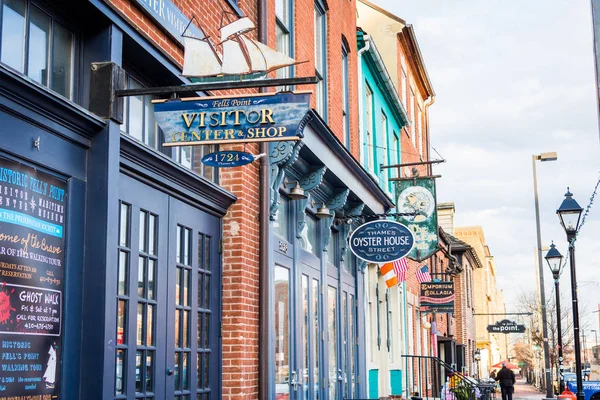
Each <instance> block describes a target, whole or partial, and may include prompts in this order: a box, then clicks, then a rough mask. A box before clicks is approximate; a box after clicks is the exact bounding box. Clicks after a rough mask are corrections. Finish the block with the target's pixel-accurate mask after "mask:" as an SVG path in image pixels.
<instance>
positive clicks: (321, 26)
mask: <svg viewBox="0 0 600 400" xmlns="http://www.w3.org/2000/svg"><path fill="white" fill-rule="evenodd" d="M326 29H327V20H326V17H325V8H324V7H323V6H322V5H321V4H320V3H315V74H316V76H317V78H318V79H319V82H318V83H317V87H316V95H315V99H316V106H317V112H318V113H319V115H321V117H323V119H327V115H326V112H327V76H326V74H327V42H326Z"/></svg>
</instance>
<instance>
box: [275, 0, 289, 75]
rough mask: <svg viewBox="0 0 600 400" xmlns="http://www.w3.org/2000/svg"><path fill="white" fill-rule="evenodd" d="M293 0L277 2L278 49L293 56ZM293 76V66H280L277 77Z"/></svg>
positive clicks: (279, 0) (278, 0) (276, 27)
mask: <svg viewBox="0 0 600 400" xmlns="http://www.w3.org/2000/svg"><path fill="white" fill-rule="evenodd" d="M291 12H292V0H277V1H276V3H275V15H276V16H275V29H276V33H277V51H279V52H280V53H283V54H285V55H287V56H289V57H291V56H292V18H291V15H290V14H291ZM290 76H292V67H286V68H279V69H278V70H277V78H280V79H283V78H289V77H290Z"/></svg>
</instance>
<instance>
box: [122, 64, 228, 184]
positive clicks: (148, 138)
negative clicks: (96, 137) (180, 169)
mask: <svg viewBox="0 0 600 400" xmlns="http://www.w3.org/2000/svg"><path fill="white" fill-rule="evenodd" d="M146 86H147V85H144V84H143V83H142V82H141V81H139V80H138V79H136V78H134V77H133V76H132V75H131V74H129V73H127V74H126V78H125V87H126V88H127V89H139V88H143V87H146ZM152 100H153V98H152V97H151V96H127V97H125V101H124V103H125V106H124V112H123V124H122V125H121V132H123V133H125V134H127V135H129V136H131V137H134V138H136V139H137V140H139V141H140V142H142V143H144V144H146V145H147V146H149V147H151V148H153V149H155V150H157V151H159V152H161V153H163V154H165V155H166V156H167V157H170V158H171V159H173V160H174V161H176V162H177V163H179V164H181V165H182V166H184V167H185V168H187V169H191V170H192V171H194V172H195V173H197V174H198V175H200V176H203V177H204V178H206V179H208V180H209V181H211V182H214V183H218V179H219V173H218V170H217V168H214V167H208V166H206V165H204V164H202V161H201V160H202V157H204V156H205V155H206V154H209V153H213V152H215V151H217V146H215V145H203V146H181V147H165V146H163V143H164V137H163V133H162V130H161V129H160V128H159V126H158V125H157V124H156V121H155V120H154V106H153V104H152Z"/></svg>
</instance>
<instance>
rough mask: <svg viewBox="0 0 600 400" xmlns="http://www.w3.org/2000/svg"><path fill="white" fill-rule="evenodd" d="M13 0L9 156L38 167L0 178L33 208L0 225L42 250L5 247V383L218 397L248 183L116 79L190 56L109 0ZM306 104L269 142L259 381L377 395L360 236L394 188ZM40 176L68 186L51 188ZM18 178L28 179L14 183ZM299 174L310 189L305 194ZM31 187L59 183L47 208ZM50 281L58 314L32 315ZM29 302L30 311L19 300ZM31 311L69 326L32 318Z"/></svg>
mask: <svg viewBox="0 0 600 400" xmlns="http://www.w3.org/2000/svg"><path fill="white" fill-rule="evenodd" d="M140 3H144V4H145V2H140ZM0 4H1V5H2V7H1V10H2V12H1V15H0V19H1V28H2V34H1V37H0V39H1V41H0V61H1V62H0V75H1V77H0V121H1V122H2V123H1V125H0V126H1V127H2V128H1V130H0V137H1V139H2V142H1V143H2V144H1V145H0V164H1V165H2V168H5V169H6V170H7V171H12V172H11V173H13V172H14V173H17V172H18V173H19V174H21V175H18V176H22V177H25V176H27V179H28V181H29V184H28V185H26V187H25V186H23V185H22V183H23V182H24V181H18V180H16V179H17V178H14V177H13V178H0V180H3V182H1V183H0V185H1V186H2V187H0V192H2V191H6V190H8V192H7V193H8V194H3V195H2V196H4V197H6V198H7V199H8V198H11V200H10V202H8V203H2V204H1V205H0V208H2V211H3V212H8V211H10V212H17V211H15V210H16V207H21V208H20V209H19V210H20V211H19V212H21V214H24V213H25V214H26V213H29V214H27V215H26V217H27V218H25V217H22V216H20V217H19V218H21V219H20V221H22V222H21V223H19V224H17V223H15V222H14V221H15V220H16V219H14V218H16V217H14V218H13V220H12V221H4V222H5V225H10V226H11V227H12V226H15V227H16V226H18V229H19V230H18V231H15V233H10V235H9V232H8V231H7V230H5V229H4V227H2V229H3V230H2V231H1V232H0V235H1V236H0V239H2V240H3V241H4V242H7V243H8V242H9V241H11V240H13V241H14V240H16V239H15V238H16V237H17V235H18V237H19V238H23V237H31V236H32V235H36V237H37V238H39V241H32V242H30V243H36V245H37V244H39V248H40V252H41V253H42V254H41V256H40V257H37V258H35V259H34V257H33V256H29V257H28V260H29V261H27V262H25V261H24V260H20V261H19V262H17V261H14V262H13V259H11V258H4V259H2V258H0V271H1V272H2V276H0V280H1V282H2V283H6V285H5V286H4V288H5V289H3V290H2V292H1V293H0V318H3V317H4V315H8V316H9V317H7V318H8V319H7V320H8V321H9V323H10V324H13V325H14V327H15V328H14V329H13V331H12V332H10V333H7V332H3V331H2V332H0V334H1V336H2V337H1V339H2V343H3V347H2V349H1V351H2V353H3V354H10V356H9V355H7V356H6V357H7V358H8V357H14V358H15V360H14V361H10V360H2V362H1V363H0V365H1V366H0V368H3V369H2V371H3V372H6V374H4V373H3V374H1V375H2V376H0V399H2V398H4V397H8V396H13V395H14V396H24V395H31V396H39V397H33V398H39V399H40V400H41V399H42V398H49V397H48V396H56V397H51V398H58V399H115V400H116V399H180V400H183V399H192V398H193V399H219V398H222V397H223V395H224V391H225V390H224V384H223V381H224V375H225V372H223V370H224V368H228V367H227V366H224V365H223V364H224V363H223V352H224V350H223V339H222V338H223V337H224V335H223V332H222V329H223V328H222V326H223V325H222V313H223V309H222V297H223V289H222V287H223V286H222V285H223V283H224V282H223V264H224V263H223V255H222V254H223V252H222V239H223V237H224V228H223V227H224V218H225V216H226V214H227V211H228V209H230V207H231V205H232V204H234V203H235V202H236V200H237V198H236V196H235V195H234V194H233V193H231V192H229V191H227V190H225V189H224V188H223V187H222V186H221V185H219V183H220V182H219V171H218V170H216V169H215V168H213V167H207V166H205V165H203V164H202V163H200V161H199V160H200V159H201V158H202V157H203V156H204V155H206V153H208V152H210V151H211V150H212V147H211V146H208V145H207V146H197V147H195V148H192V147H173V148H167V147H165V146H163V143H164V138H163V137H162V133H161V132H160V130H159V129H158V128H157V126H156V123H155V121H154V115H153V109H152V103H151V98H150V97H143V96H140V97H135V96H131V97H125V98H124V99H123V103H122V104H120V103H119V102H118V101H117V100H116V99H114V98H113V97H112V96H110V95H107V94H110V93H112V91H113V90H114V89H117V88H118V87H125V88H140V87H145V86H147V87H158V86H168V85H179V84H182V83H185V80H184V79H183V78H182V77H181V76H180V73H181V71H180V70H179V68H178V67H177V66H176V63H175V62H174V61H173V60H172V59H171V58H170V57H169V56H168V55H167V54H165V52H163V51H161V50H159V49H158V48H157V47H156V46H154V45H152V44H151V43H150V42H149V40H148V38H147V37H145V36H144V35H142V34H141V33H140V32H139V31H138V30H137V29H136V28H134V27H133V26H131V25H130V24H129V23H128V22H127V21H126V19H125V18H123V15H121V14H120V13H119V12H117V11H116V10H115V8H113V7H111V6H109V5H108V4H107V3H106V2H103V1H100V0H90V1H79V2H77V1H68V0H65V1H55V2H51V3H47V2H44V1H34V0H2V1H0ZM161 4H162V3H161ZM170 7H174V6H173V5H171V6H170ZM235 8H236V7H235V5H232V9H233V10H234V11H235ZM238 11H239V10H237V11H235V12H238ZM105 71H109V72H108V73H106V72H105ZM103 74H104V75H103ZM119 83H121V84H122V85H120V84H119ZM191 94H193V95H198V94H197V93H191ZM309 114H310V121H309V122H308V124H307V125H306V126H305V127H304V129H303V132H302V133H303V139H302V141H298V142H289V143H288V142H286V143H283V142H282V143H277V144H272V145H271V147H270V154H269V160H270V166H271V174H270V185H271V187H270V189H271V193H270V196H267V197H270V200H271V201H270V203H269V206H270V215H269V217H270V224H269V227H268V228H266V229H265V230H264V231H262V232H260V235H264V236H265V237H267V239H268V242H269V246H268V248H269V250H268V254H267V256H266V257H267V258H268V262H269V264H270V266H271V268H270V270H269V273H270V274H271V275H270V278H269V282H270V286H269V288H268V289H269V292H270V295H269V299H270V301H269V304H268V307H269V310H270V312H269V313H268V315H267V316H266V317H264V318H265V319H266V320H267V322H268V332H269V335H268V336H267V337H262V338H259V339H258V340H260V341H262V343H263V345H262V346H264V347H263V348H264V349H266V351H265V353H261V354H257V355H256V357H257V358H262V357H265V358H268V363H267V364H268V365H269V370H268V371H267V374H268V387H265V388H263V389H262V390H263V391H262V393H263V394H265V393H266V395H265V396H266V397H268V398H285V399H317V398H320V399H322V398H330V399H334V398H341V397H344V398H364V397H365V396H366V388H367V386H366V379H367V372H366V371H367V366H366V365H367V364H366V360H365V354H366V351H365V336H364V334H362V330H361V329H360V327H361V326H364V324H365V312H364V309H363V307H361V306H360V305H361V304H363V303H364V301H365V300H364V284H365V283H364V282H365V281H364V273H365V265H364V263H360V262H357V260H356V259H355V257H354V256H352V254H351V252H350V251H349V249H348V248H347V246H346V238H347V237H348V235H349V234H350V232H351V230H352V229H354V228H355V227H357V226H358V225H359V224H360V222H361V218H362V217H364V216H365V215H371V216H373V215H375V216H376V215H381V214H385V213H386V212H387V211H389V210H390V209H391V208H392V207H393V203H392V201H391V199H390V196H389V193H386V191H385V190H382V189H381V188H379V187H378V185H377V183H376V181H375V180H374V179H373V177H372V176H370V174H369V173H368V171H367V170H366V169H365V168H363V167H362V166H361V165H360V163H359V162H357V161H356V160H355V159H354V158H353V157H352V155H351V154H350V152H349V151H348V149H347V148H346V147H345V146H344V144H342V143H341V142H340V141H339V140H338V139H336V137H335V135H334V133H333V132H332V131H331V129H330V128H329V127H328V125H327V123H326V122H325V121H324V120H323V119H322V118H321V116H320V115H319V114H318V113H317V112H316V111H314V110H313V111H310V112H309ZM13 175H14V174H13ZM1 176H2V174H0V177H1ZM14 176H17V175H14ZM40 177H41V178H40ZM11 179H12V180H11ZM23 179H24V178H23ZM34 179H38V180H37V181H36V182H38V181H39V182H42V185H43V184H44V183H49V184H50V186H51V187H52V188H56V189H55V190H54V191H52V189H49V191H48V193H46V194H44V192H43V189H39V185H37V184H35V185H33V184H31V182H33V181H34ZM19 182H20V183H19ZM19 184H21V186H23V187H24V190H22V191H19V192H17V191H16V190H15V192H14V194H13V192H11V191H10V190H11V189H15V188H16V187H17V186H19ZM296 184H297V185H298V186H299V187H301V188H302V189H303V191H304V192H305V193H306V197H305V198H297V197H294V194H293V190H292V189H294V187H295V185H296ZM13 186H14V187H13ZM60 190H63V191H64V192H59V191H60ZM40 193H41V194H40ZM61 193H62V194H61ZM11 196H12V197H11ZM18 196H34V198H35V199H36V200H38V198H39V197H40V196H45V197H43V198H42V200H43V202H42V203H34V204H36V207H39V206H38V205H37V204H42V206H43V208H44V210H46V209H47V210H48V211H44V212H41V211H39V210H38V209H36V208H35V207H34V206H31V209H29V208H27V209H25V205H23V204H25V203H24V200H25V198H24V197H23V198H22V199H21V198H18ZM13 200H15V201H14V202H13ZM28 200H29V199H28ZM3 201H4V200H3ZM7 201H8V200H7ZM19 201H21V203H20V202H19ZM267 201H268V199H267ZM11 204H12V205H11ZM27 204H29V203H28V202H27ZM13 209H14V210H13ZM325 209H327V211H325ZM33 213H36V214H35V218H36V219H35V220H33V219H31V218H33V215H34V214H33ZM3 215H4V214H3ZM11 215H13V214H11ZM14 215H16V214H14ZM3 218H4V217H3ZM61 218H63V219H61ZM248 219H255V217H254V216H251V217H248ZM23 221H26V222H23ZM0 226H3V225H0ZM48 227H51V228H52V227H54V228H55V229H58V230H59V231H60V235H61V236H60V239H61V240H62V241H56V244H54V242H51V240H50V236H53V237H56V235H50V236H48V238H46V239H47V240H46V242H44V244H42V238H43V235H48V234H49V233H48V231H47V229H48ZM15 229H17V228H15ZM13 243H14V242H13ZM51 243H52V245H51ZM6 247H8V246H6ZM13 247H14V249H15V254H16V250H18V249H17V247H16V245H15V246H13ZM59 247H60V248H59ZM44 252H45V253H47V254H44ZM29 253H32V254H33V251H31V249H30V252H29ZM50 255H54V257H49V256H50ZM0 256H2V254H0ZM9 256H10V254H9V255H7V256H6V257H9ZM11 257H13V258H15V257H18V256H17V255H14V256H11ZM21 258H23V259H24V257H21ZM31 260H33V261H31ZM20 266H21V267H20ZM19 268H21V269H19ZM34 269H35V272H31V271H33V270H34ZM21 270H22V271H21ZM6 288H11V290H8V289H6ZM13 289H14V290H13ZM50 292H51V293H53V294H54V295H55V297H53V299H55V300H54V301H55V303H54V305H55V308H54V309H52V308H48V307H46V308H48V309H49V310H50V311H48V313H52V310H55V311H56V312H57V313H58V314H59V315H58V316H55V315H51V316H49V317H45V316H43V315H41V313H42V312H45V311H43V308H42V309H41V310H42V311H39V313H40V314H39V315H38V314H35V313H38V311H36V310H37V309H36V308H35V305H34V303H33V302H34V301H37V300H36V299H37V298H38V297H35V296H36V295H35V293H39V294H40V296H41V295H42V294H43V295H44V296H45V297H43V298H44V299H46V298H49V297H48V296H46V294H48V293H50ZM27 293H29V295H28V294H27ZM21 294H22V295H21ZM2 296H4V297H2ZM28 296H29V297H28ZM21 297H22V298H21ZM17 299H18V300H17ZM56 299H58V300H56ZM27 301H29V302H30V303H31V305H30V306H28V307H31V306H33V307H34V308H32V309H31V310H34V311H30V312H29V311H23V310H24V309H25V305H26V304H25V303H26V302H27ZM44 301H51V300H44ZM27 304H29V303H27ZM48 304H50V303H48ZM17 305H18V309H17ZM2 307H6V309H3V308H2ZM26 312H29V313H30V314H26ZM12 315H15V317H14V318H13V317H11V316H12ZM17 315H20V316H24V317H31V318H33V317H36V318H38V319H44V318H49V319H52V321H54V323H55V325H53V326H52V329H50V328H49V327H46V325H44V327H41V328H40V327H37V325H36V327H35V328H31V329H34V330H36V332H33V331H27V329H30V328H23V327H21V325H20V324H19V319H20V318H21V317H17ZM2 322H4V321H2ZM11 326H12V325H11ZM32 332H33V333H35V334H36V335H38V336H40V337H43V338H46V337H47V338H48V339H47V341H43V343H42V340H41V339H40V340H37V339H35V340H34V339H31V338H30V335H28V333H32ZM17 333H18V336H19V337H18V338H17ZM44 340H46V339H44ZM38 342H39V343H38ZM228 351H230V352H231V351H233V350H231V349H229V350H228ZM19 357H21V358H24V357H31V358H35V360H29V361H27V362H25V361H20V360H18V359H19ZM9 361H10V362H9ZM30 361H31V362H30ZM34 361H35V362H34ZM252 368H254V366H252ZM248 369H250V367H248ZM229 375H230V377H229V378H228V379H230V380H235V379H236V378H231V374H229ZM44 396H46V397H44ZM240 397H242V396H240ZM266 397H263V396H261V398H266Z"/></svg>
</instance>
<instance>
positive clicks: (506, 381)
mask: <svg viewBox="0 0 600 400" xmlns="http://www.w3.org/2000/svg"><path fill="white" fill-rule="evenodd" d="M494 379H495V380H497V381H499V382H500V390H501V391H502V400H512V395H513V392H514V391H515V382H516V379H515V373H514V372H512V371H511V370H510V369H508V368H506V363H502V369H501V370H500V371H498V373H497V374H496V377H495V378H494Z"/></svg>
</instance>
